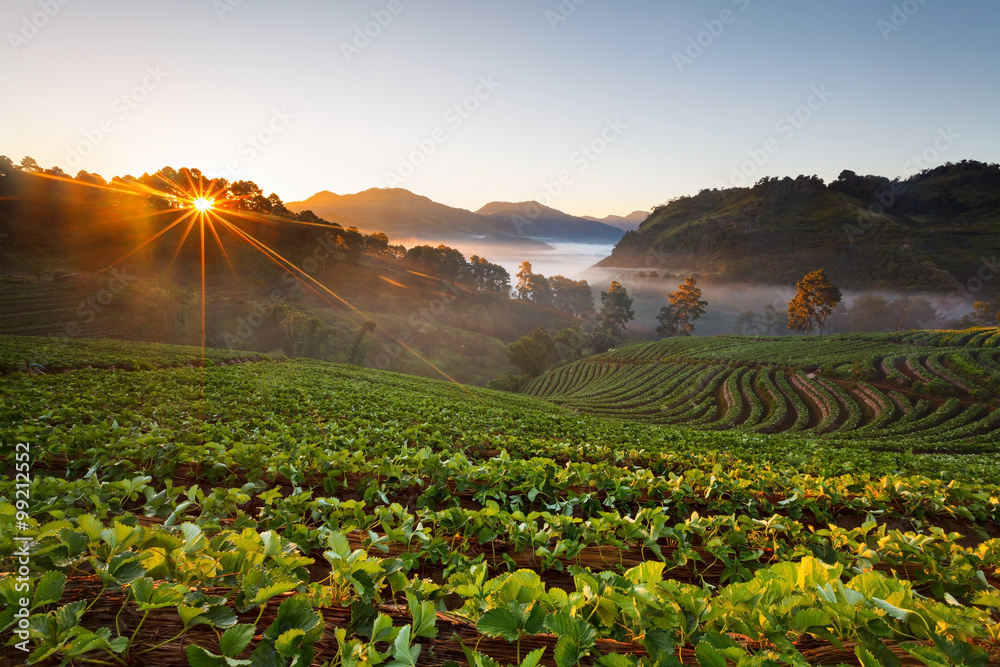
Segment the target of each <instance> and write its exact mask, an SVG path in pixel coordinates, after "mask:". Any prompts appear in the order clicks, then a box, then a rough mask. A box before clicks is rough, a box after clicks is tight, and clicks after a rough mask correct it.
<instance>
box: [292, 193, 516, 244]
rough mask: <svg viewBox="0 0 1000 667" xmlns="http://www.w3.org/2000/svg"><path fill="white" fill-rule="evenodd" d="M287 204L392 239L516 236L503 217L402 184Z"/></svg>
mask: <svg viewBox="0 0 1000 667" xmlns="http://www.w3.org/2000/svg"><path fill="white" fill-rule="evenodd" d="M286 206H287V207H288V209H289V210H291V211H295V212H296V213H297V212H300V211H303V210H306V209H309V210H311V211H312V212H313V213H315V214H316V215H318V216H320V217H321V218H324V219H326V220H331V221H334V222H338V223H340V224H341V225H343V226H345V227H351V226H353V227H357V228H358V229H359V230H360V231H363V232H384V233H385V234H387V235H388V236H389V238H390V239H402V238H419V239H427V240H433V241H448V240H460V239H468V238H469V237H482V236H489V237H491V238H494V237H505V236H516V234H514V230H513V228H512V227H511V226H510V225H509V224H508V223H505V222H504V221H502V220H500V219H491V218H487V217H484V216H481V215H476V214H475V213H473V212H472V211H467V210H465V209H464V208H452V207H451V206H446V205H444V204H439V203H437V202H435V201H432V200H431V199H428V198H427V197H423V196H421V195H417V194H414V193H412V192H410V191H409V190H403V189H400V188H383V189H379V188H372V189H371V190H365V191H364V192H359V193H357V194H353V195H338V194H334V193H332V192H329V191H327V190H324V191H323V192H318V193H316V194H314V195H313V196H312V197H309V198H308V199H306V200H304V201H299V202H291V203H288V204H286Z"/></svg>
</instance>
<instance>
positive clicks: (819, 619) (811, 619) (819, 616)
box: [792, 609, 832, 630]
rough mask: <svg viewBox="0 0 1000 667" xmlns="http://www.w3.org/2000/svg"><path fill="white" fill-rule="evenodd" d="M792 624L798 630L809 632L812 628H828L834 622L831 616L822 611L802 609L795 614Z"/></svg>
mask: <svg viewBox="0 0 1000 667" xmlns="http://www.w3.org/2000/svg"><path fill="white" fill-rule="evenodd" d="M792 623H793V625H794V627H795V629H797V630H808V629H809V628H812V627H817V626H818V627H821V628H826V627H828V626H829V625H830V624H831V623H832V621H831V619H830V614H828V613H826V612H825V611H823V610H822V609H801V610H799V611H797V612H795V616H793V617H792Z"/></svg>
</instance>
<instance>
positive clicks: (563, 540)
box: [0, 329, 1000, 667]
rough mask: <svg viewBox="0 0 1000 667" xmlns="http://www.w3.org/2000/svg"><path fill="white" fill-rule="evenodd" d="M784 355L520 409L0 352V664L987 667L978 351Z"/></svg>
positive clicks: (992, 656)
mask: <svg viewBox="0 0 1000 667" xmlns="http://www.w3.org/2000/svg"><path fill="white" fill-rule="evenodd" d="M783 340H785V339H782V341H783ZM787 340H789V341H793V342H788V343H784V342H781V341H778V340H775V341H763V342H762V343H761V344H759V345H757V344H755V342H754V341H752V340H750V339H735V338H731V337H719V338H712V339H692V340H680V341H668V342H664V343H657V344H650V345H639V346H633V347H628V348H623V349H621V350H617V351H613V352H611V353H609V354H608V355H604V356H602V357H596V358H594V359H593V360H584V361H581V362H577V363H576V364H571V365H568V366H565V367H562V368H559V369H556V370H555V371H553V372H552V373H550V374H549V375H546V376H543V377H541V378H539V379H538V380H536V381H535V383H534V384H532V385H531V386H530V387H529V391H530V393H532V394H533V395H531V396H527V395H515V394H504V393H498V392H492V391H488V390H484V389H478V388H471V387H466V386H461V385H455V384H448V383H444V382H438V381H434V380H427V379H422V378H416V377H411V376H404V375H397V374H393V373H385V372H379V371H371V370H365V369H361V368H357V367H353V366H346V365H338V364H329V363H323V362H318V361H306V360H287V359H284V358H280V357H267V356H259V355H248V354H246V353H241V352H226V351H213V350H208V351H205V352H204V353H203V351H202V350H201V349H200V348H174V347H171V346H162V345H153V344H134V343H122V342H114V341H84V340H54V339H53V340H46V341H45V344H44V345H41V346H37V345H34V346H33V345H32V343H33V342H34V341H33V340H32V339H25V338H17V337H0V369H2V372H3V373H4V375H2V376H0V389H2V391H0V434H2V438H3V443H4V451H5V453H6V452H10V453H9V454H6V455H5V457H4V461H3V463H4V471H3V476H2V479H0V536H2V537H0V572H3V573H4V574H3V575H0V576H3V579H2V580H0V634H2V636H3V637H4V646H3V649H2V653H0V661H3V660H5V659H6V660H8V661H13V660H15V659H16V660H18V661H23V659H24V658H23V656H24V655H25V654H24V653H21V652H19V649H17V648H16V643H17V642H20V641H22V639H21V638H20V637H19V635H18V634H17V631H18V630H21V629H22V628H23V631H24V633H25V636H26V637H27V639H26V641H28V644H29V648H30V650H31V652H30V654H28V655H30V657H29V658H28V662H29V664H44V665H48V664H60V663H62V664H69V663H73V664H87V663H94V664H115V665H146V664H149V665H194V666H195V667H200V666H202V665H205V666H208V665H213V666H214V665H219V666H223V665H241V664H250V665H310V664H317V665H330V666H331V667H356V666H357V667H360V666H362V665H373V666H378V665H385V667H406V666H410V667H412V666H415V665H420V666H421V667H423V666H427V667H430V666H432V665H444V664H447V663H449V662H456V663H459V664H470V665H474V666H475V667H495V666H496V665H505V664H515V665H519V666H521V667H534V666H535V665H538V664H544V665H547V666H556V667H571V666H573V665H585V666H586V665H594V664H598V665H601V666H602V667H629V666H633V665H635V666H639V665H642V666H643V667H654V666H656V665H663V666H669V665H681V664H684V665H710V666H712V667H716V666H718V667H724V666H725V665H727V664H733V665H782V664H785V665H838V664H848V665H864V666H865V667H868V666H870V665H932V666H937V665H981V666H984V667H985V666H987V665H991V664H998V661H1000V590H998V587H1000V466H998V465H997V456H996V440H997V432H996V426H995V424H996V422H995V421H991V420H993V419H994V418H995V415H996V413H997V407H998V406H997V389H996V386H997V385H996V383H997V382H998V378H1000V373H998V370H997V363H998V361H997V356H998V354H1000V347H997V344H998V341H1000V338H998V336H997V335H996V330H995V329H994V330H977V331H972V332H964V333H944V334H939V333H929V332H920V333H915V334H901V335H898V336H896V337H895V338H892V337H888V336H881V337H880V336H855V337H853V338H851V339H849V340H848V339H847V337H837V338H834V337H830V338H829V339H827V338H824V340H823V341H822V344H823V346H824V347H823V348H822V349H823V351H824V353H825V354H824V355H818V354H815V347H816V346H815V345H813V343H812V339H787ZM866 341H867V342H866ZM699 345H700V347H699ZM781 346H785V347H783V348H782V347H781ZM810 346H813V349H812V350H810V349H809V347H810ZM754 348H756V349H754ZM862 355H863V356H862ZM854 358H861V359H862V361H861V362H855V361H853V360H852V359H854ZM897 358H899V359H900V360H899V361H894V360H896V359H897ZM667 359H672V360H674V361H667ZM203 360H204V361H203ZM887 360H889V361H887ZM210 362H211V363H210ZM883 362H885V363H883ZM751 364H755V365H751ZM762 369H768V370H767V371H766V372H765V373H764V376H765V377H767V378H768V379H769V380H770V381H771V384H770V385H767V384H764V383H763V382H762V381H759V377H760V376H761V371H762ZM779 369H780V375H779ZM633 370H635V371H638V370H642V371H644V372H646V373H647V374H649V379H648V382H645V383H643V382H640V381H639V380H640V378H639V376H634V377H631V379H629V380H627V381H624V382H621V383H618V384H615V382H616V379H615V378H616V377H618V376H619V375H621V374H624V373H629V372H632V371H633ZM893 371H895V372H896V373H898V374H899V375H900V376H902V377H898V376H897V375H893V373H892V372H893ZM571 372H572V373H577V374H584V375H585V377H583V379H576V380H574V379H573V378H574V377H576V376H573V375H570V373H571ZM809 375H813V377H812V378H810V377H809ZM643 377H645V376H643ZM918 377H923V378H925V379H917V378H918ZM803 378H805V379H803ZM904 378H905V379H904ZM917 382H921V383H923V384H921V385H919V386H917V385H916V383H917ZM629 383H632V384H631V385H629V386H631V387H632V390H631V391H627V390H625V389H623V388H620V389H619V390H615V389H614V388H615V387H619V386H620V385H623V384H629ZM894 383H895V384H894ZM670 387H675V389H671V390H670V392H671V393H669V394H663V395H659V394H655V391H666V390H667V389H668V388H670ZM708 387H712V388H713V389H712V390H710V391H709V392H708V393H704V391H705V389H706V388H708ZM817 387H823V388H824V389H825V391H826V393H825V394H823V393H820V392H819V390H818V389H817ZM695 389H698V392H700V393H694V394H692V395H691V396H690V398H687V399H684V400H685V401H686V403H687V405H686V406H683V405H680V404H678V405H677V406H676V407H675V408H671V410H680V409H682V408H684V407H686V408H687V410H688V412H687V413H686V415H682V414H681V413H680V412H668V411H666V410H663V409H662V406H663V405H665V404H667V403H670V402H671V401H675V400H680V396H681V395H682V393H683V392H688V393H691V392H694V391H695ZM758 390H761V391H760V392H759V393H758ZM771 390H773V391H771ZM615 391H616V392H617V393H613V392H615ZM748 392H749V393H748ZM814 394H815V396H816V398H806V397H807V396H813V395H814ZM685 395H686V394H685ZM737 395H738V396H741V397H743V399H744V400H743V402H742V403H740V406H741V407H739V408H736V407H734V406H735V405H736V404H737V402H738V401H737V400H736V398H735V397H736V396H737ZM766 395H769V396H771V397H772V399H773V405H772V404H767V407H762V406H764V405H765V401H764V399H763V398H762V399H761V400H760V402H759V404H754V403H753V401H752V400H750V399H748V397H751V396H762V397H763V396H766ZM720 396H722V397H724V398H723V399H722V401H721V402H720V400H719V397H720ZM779 396H780V397H781V398H783V399H784V405H785V408H784V409H785V412H786V413H787V412H789V411H790V410H792V409H794V410H795V413H794V414H795V417H794V419H792V418H791V417H789V416H788V414H784V416H783V417H781V418H780V421H779V418H778V417H776V416H774V415H775V414H778V413H777V408H776V407H775V406H777V404H778V403H779V402H780V401H779V400H778V397H779ZM541 397H545V399H547V400H543V399H542V398H541ZM795 397H798V400H799V401H800V402H801V404H802V406H805V408H803V407H801V406H800V405H799V403H797V402H796V400H795ZM862 397H867V398H868V399H869V401H864V400H862ZM644 401H645V403H644ZM807 401H814V402H807ZM823 401H825V402H826V403H825V405H827V407H828V409H829V410H830V411H831V412H832V411H833V410H834V409H836V414H837V416H836V417H830V413H826V414H823V415H822V416H821V415H820V414H819V412H820V411H819V410H818V408H816V406H818V405H820V404H821V403H822V402H823ZM557 403H559V404H562V405H557ZM644 404H645V405H647V406H650V407H648V408H645V409H646V410H651V411H650V412H649V413H647V414H642V412H643V410H642V409H640V408H641V406H643V405H644ZM890 404H891V405H892V406H894V408H893V410H894V412H893V417H885V416H884V415H885V414H886V411H887V410H889V408H888V406H889V405H890ZM852 405H853V406H856V408H857V412H852V407H851V406H852ZM904 405H908V406H909V409H905V408H904V407H903V406H904ZM946 405H950V406H951V407H950V408H948V410H949V411H948V412H947V413H946V412H941V411H942V410H945V406H946ZM789 406H792V408H789ZM976 406H979V409H976ZM723 408H724V409H723ZM755 412H756V413H759V414H756V416H755V417H754V418H753V419H751V417H750V416H751V415H754V414H755ZM591 413H593V414H591ZM858 413H860V416H857V415H858ZM803 414H805V415H808V416H806V417H803ZM946 414H947V415H951V416H950V417H947V418H946V417H945V415H946ZM710 415H714V416H715V417H716V418H714V419H712V418H709V416H710ZM963 415H964V416H965V418H964V421H962V422H961V424H959V422H958V421H955V422H952V421H951V420H953V419H954V420H958V419H959V418H960V417H961V416H963ZM661 417H665V418H664V419H661ZM675 418H676V419H675ZM672 420H673V421H674V422H676V423H675V424H671V423H670V422H671V421H672ZM824 420H825V424H824V427H825V428H824V429H820V428H818V426H819V424H820V423H822V422H823V421H824ZM677 423H684V424H686V425H690V426H691V428H680V427H678V426H677V425H676V424H677ZM883 428H884V429H887V430H888V429H895V431H892V432H891V433H892V434H891V435H885V434H886V432H887V431H885V430H880V429H883ZM19 512H20V513H23V514H19ZM22 523H23V524H24V525H20V524H22ZM15 537H29V538H30V540H31V541H30V543H29V544H30V546H29V547H28V548H27V551H28V555H27V556H25V558H26V559H27V560H28V561H29V565H27V566H26V567H28V569H29V573H28V575H27V577H28V581H27V582H26V583H28V584H29V586H28V588H29V589H30V596H29V597H28V598H27V602H26V603H22V598H23V597H24V595H26V593H25V592H24V589H22V588H20V587H19V583H20V580H19V573H18V572H17V570H16V569H15V566H13V565H9V564H13V563H15V562H18V558H20V556H19V555H18V554H19V551H20V550H21V549H22V548H23V545H24V544H25V543H24V542H21V541H16V540H15V539H14V538H15ZM22 609H27V611H26V612H23V613H22V611H21V610H22ZM19 615H23V616H27V618H26V619H25V620H24V621H23V622H22V619H21V618H19ZM24 626H26V627H24Z"/></svg>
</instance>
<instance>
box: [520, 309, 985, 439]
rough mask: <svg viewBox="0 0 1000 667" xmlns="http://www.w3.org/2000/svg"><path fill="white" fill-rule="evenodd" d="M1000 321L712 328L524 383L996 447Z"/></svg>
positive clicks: (756, 427) (616, 412)
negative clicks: (942, 326) (788, 334)
mask: <svg viewBox="0 0 1000 667" xmlns="http://www.w3.org/2000/svg"><path fill="white" fill-rule="evenodd" d="M998 358H1000V330H998V329H990V328H980V329H969V330H967V331H955V332H923V331H917V332H908V333H902V334H844V335H836V336H827V337H825V338H819V337H809V338H783V337H782V338H751V337H741V336H716V337H711V338H696V339H670V340H664V341H661V342H658V343H648V344H638V345H632V346H628V347H624V348H622V349H619V350H613V351H611V352H608V353H606V354H603V355H599V356H594V357H589V358H586V359H583V360H580V361H577V362H575V363H572V364H567V365H564V366H561V367H559V368H557V369H555V370H553V371H551V372H550V373H548V374H546V375H543V376H541V377H539V378H537V379H536V380H534V381H532V382H531V383H529V384H527V385H526V386H525V387H524V389H523V391H524V393H526V394H529V395H532V396H538V397H542V398H546V399H548V400H550V401H553V402H556V403H558V404H559V405H563V406H565V407H568V408H571V409H573V410H578V411H585V412H590V413H593V414H598V415H603V416H610V417H618V418H622V419H630V420H636V421H643V422H649V423H655V424H678V425H685V426H698V427H701V428H705V429H728V428H739V429H742V430H747V431H751V432H756V433H780V432H802V433H808V434H809V435H811V436H816V437H822V438H823V439H824V440H825V441H829V442H831V443H838V444H843V445H854V444H855V443H864V445H865V446H867V447H871V448H874V449H879V450H882V451H895V452H910V451H919V452H931V451H939V452H952V453H959V452H964V453H992V454H995V453H1000V440H998V438H997V435H998V432H1000V375H998V374H997V372H996V369H997V367H998V361H997V360H998Z"/></svg>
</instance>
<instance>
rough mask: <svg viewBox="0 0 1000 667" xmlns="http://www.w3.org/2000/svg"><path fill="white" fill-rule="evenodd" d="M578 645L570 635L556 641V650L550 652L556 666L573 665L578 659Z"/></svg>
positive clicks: (571, 666) (567, 666)
mask: <svg viewBox="0 0 1000 667" xmlns="http://www.w3.org/2000/svg"><path fill="white" fill-rule="evenodd" d="M580 654H581V651H580V646H579V644H577V643H576V640H575V639H573V638H572V637H563V638H561V639H560V640H559V641H558V642H556V650H555V651H553V652H552V657H553V659H554V660H555V661H556V665H557V667H573V665H575V664H576V663H577V661H578V660H579V659H580V657H581V656H580Z"/></svg>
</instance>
